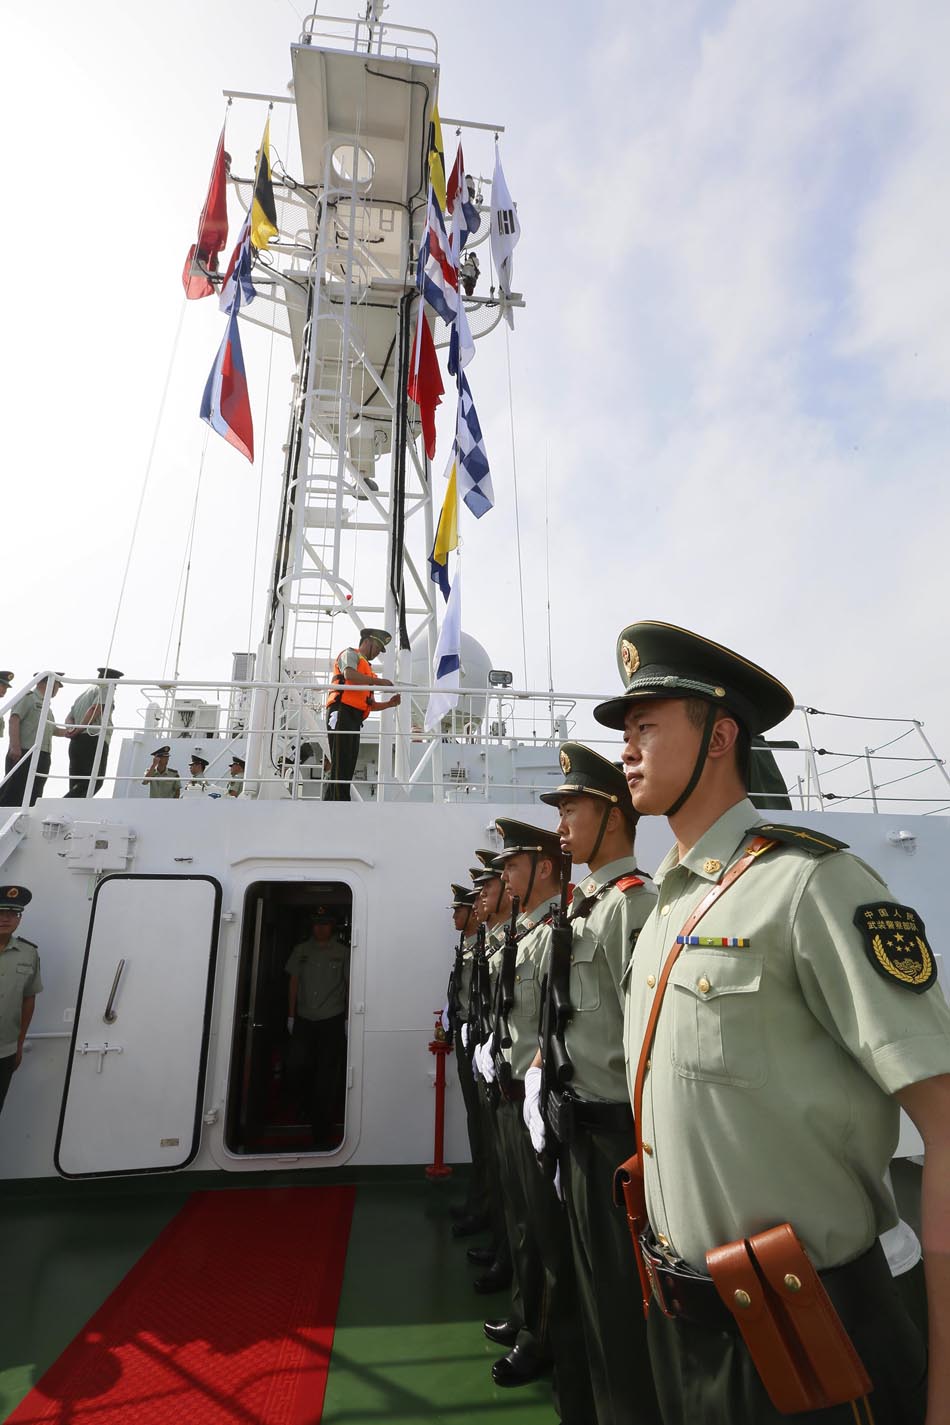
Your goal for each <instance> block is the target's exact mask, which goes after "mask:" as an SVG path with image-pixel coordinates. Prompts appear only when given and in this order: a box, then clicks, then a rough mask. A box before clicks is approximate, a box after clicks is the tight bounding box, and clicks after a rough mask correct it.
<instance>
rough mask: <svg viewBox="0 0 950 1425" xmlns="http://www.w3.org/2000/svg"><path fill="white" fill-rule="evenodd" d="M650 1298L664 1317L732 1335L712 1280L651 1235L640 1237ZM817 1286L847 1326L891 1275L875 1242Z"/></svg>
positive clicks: (825, 1275) (730, 1320)
mask: <svg viewBox="0 0 950 1425" xmlns="http://www.w3.org/2000/svg"><path fill="white" fill-rule="evenodd" d="M640 1249H641V1251H642V1252H643V1260H644V1265H645V1266H646V1269H647V1276H648V1277H649V1279H650V1289H651V1291H652V1293H653V1300H654V1301H655V1302H656V1304H657V1306H658V1307H659V1309H660V1310H661V1311H662V1312H663V1315H664V1316H669V1317H670V1318H671V1319H673V1320H676V1321H690V1322H692V1323H693V1324H694V1325H696V1326H705V1327H707V1328H708V1329H709V1330H710V1331H737V1327H736V1322H735V1318H734V1316H733V1315H732V1312H731V1311H729V1310H728V1309H727V1307H726V1306H725V1305H724V1304H723V1302H722V1299H721V1298H720V1296H719V1293H718V1292H717V1290H716V1286H715V1283H714V1282H713V1279H712V1277H707V1276H704V1275H703V1273H702V1272H694V1271H693V1270H692V1269H691V1268H690V1267H687V1266H685V1265H683V1264H680V1265H678V1266H674V1265H673V1264H672V1263H671V1262H670V1261H669V1259H668V1258H667V1257H665V1256H664V1255H663V1253H662V1252H661V1251H660V1250H659V1248H658V1246H657V1242H656V1238H655V1237H654V1236H653V1233H652V1232H644V1233H642V1235H641V1237H640ZM819 1276H820V1277H821V1282H822V1285H823V1286H824V1288H825V1290H826V1291H827V1293H828V1295H829V1297H830V1298H831V1300H832V1302H833V1303H834V1306H835V1309H836V1310H837V1312H838V1314H839V1315H840V1316H841V1318H842V1320H843V1321H844V1322H845V1324H846V1325H847V1323H848V1322H849V1321H854V1320H857V1319H860V1318H861V1317H864V1316H867V1315H868V1313H869V1311H871V1312H873V1310H874V1302H875V1300H877V1301H881V1300H882V1299H883V1293H884V1292H886V1291H889V1290H890V1282H891V1274H890V1270H889V1268H888V1265H887V1258H886V1257H885V1255H884V1250H883V1248H882V1247H881V1244H880V1242H879V1241H877V1242H875V1243H874V1245H873V1246H872V1247H869V1248H868V1250H867V1251H866V1252H865V1253H863V1255H862V1256H860V1257H857V1258H855V1260H854V1261H853V1262H847V1263H846V1264H845V1265H844V1266H842V1267H831V1268H829V1270H828V1271H826V1272H819Z"/></svg>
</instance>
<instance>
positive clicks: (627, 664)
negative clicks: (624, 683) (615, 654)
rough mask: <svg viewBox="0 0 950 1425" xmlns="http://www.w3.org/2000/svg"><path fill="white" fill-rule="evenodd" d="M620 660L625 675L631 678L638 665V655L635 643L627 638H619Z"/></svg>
mask: <svg viewBox="0 0 950 1425" xmlns="http://www.w3.org/2000/svg"><path fill="white" fill-rule="evenodd" d="M620 661H621V663H622V664H623V666H624V668H625V669H626V670H627V677H628V678H632V677H633V675H634V673H635V672H636V671H637V669H638V668H639V667H640V655H639V653H638V652H637V647H636V644H635V643H631V642H630V640H629V639H628V638H624V639H621V642H620Z"/></svg>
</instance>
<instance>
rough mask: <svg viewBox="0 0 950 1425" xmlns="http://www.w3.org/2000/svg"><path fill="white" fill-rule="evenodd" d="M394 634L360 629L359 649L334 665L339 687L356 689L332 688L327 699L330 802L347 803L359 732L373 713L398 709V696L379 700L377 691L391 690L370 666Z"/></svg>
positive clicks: (349, 651)
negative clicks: (348, 685)
mask: <svg viewBox="0 0 950 1425" xmlns="http://www.w3.org/2000/svg"><path fill="white" fill-rule="evenodd" d="M391 642H392V634H391V633H387V632H386V630H385V629H384V628H361V629H360V641H359V644H358V646H357V647H356V648H344V649H343V652H342V653H339V654H338V655H337V659H336V662H335V663H334V665H333V679H332V681H333V682H334V683H336V684H340V685H342V684H345V683H350V684H355V685H356V686H355V687H349V688H341V687H335V688H332V689H331V691H330V693H329V694H328V696H327V732H328V736H329V739H330V772H329V776H328V779H327V783H326V785H325V787H324V791H323V800H324V801H327V802H348V801H349V800H350V782H351V781H352V779H353V773H354V772H355V770H356V759H357V757H358V756H359V750H360V728H361V727H362V726H363V723H364V722H365V721H366V718H367V717H368V716H369V714H370V713H371V712H382V711H383V709H384V708H394V707H397V706H398V704H399V702H400V697H399V694H398V693H393V695H392V697H391V698H386V699H377V698H376V696H375V694H374V693H373V691H372V690H373V688H374V687H383V688H391V687H392V683H391V682H390V680H389V679H388V678H381V677H380V676H379V674H377V673H374V672H373V670H372V668H371V667H370V664H371V663H372V662H373V661H374V660H375V659H376V658H378V657H379V655H380V654H381V653H382V652H383V651H384V650H385V649H386V648H388V647H389V644H390V643H391Z"/></svg>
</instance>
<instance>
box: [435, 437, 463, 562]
mask: <svg viewBox="0 0 950 1425" xmlns="http://www.w3.org/2000/svg"><path fill="white" fill-rule="evenodd" d="M458 542H459V502H458V492H457V489H456V483H455V461H454V460H453V461H452V473H451V475H450V476H449V483H448V487H447V489H446V491H445V499H444V500H443V501H442V513H441V514H440V515H439V527H438V529H437V530H436V532H435V544H434V545H433V547H432V558H433V560H434V561H435V563H436V564H441V565H442V566H443V567H444V566H445V565H446V564H447V563H448V558H449V551H450V550H452V549H457V548H458Z"/></svg>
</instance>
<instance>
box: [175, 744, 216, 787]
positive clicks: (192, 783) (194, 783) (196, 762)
mask: <svg viewBox="0 0 950 1425" xmlns="http://www.w3.org/2000/svg"><path fill="white" fill-rule="evenodd" d="M207 770H208V759H207V757H202V755H201V753H200V752H193V753H192V754H191V761H190V762H189V763H188V772H189V776H188V780H187V782H186V783H185V785H184V786H183V787H182V789H181V791H182V796H190V797H204V796H207V794H208V788H209V787H210V785H211V783H210V782H209V781H208V779H207V777H206V776H205V773H206V772H207Z"/></svg>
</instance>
